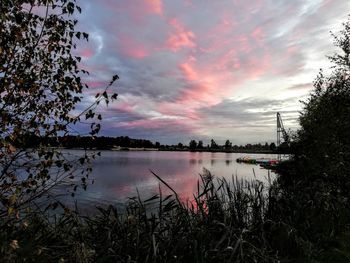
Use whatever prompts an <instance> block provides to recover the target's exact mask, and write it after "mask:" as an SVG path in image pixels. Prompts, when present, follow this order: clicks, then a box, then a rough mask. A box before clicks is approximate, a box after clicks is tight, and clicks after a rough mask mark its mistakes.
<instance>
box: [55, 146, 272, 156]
mask: <svg viewBox="0 0 350 263" xmlns="http://www.w3.org/2000/svg"><path fill="white" fill-rule="evenodd" d="M61 149H68V150H85V148H81V147H76V148H71V147H64V148H61ZM89 150H96V151H99V150H103V151H161V152H162V151H163V152H219V153H251V154H278V153H277V152H276V151H270V150H254V149H252V150H250V149H238V150H233V149H207V148H205V149H196V150H191V149H188V148H185V149H183V148H172V147H169V148H143V147H119V146H115V147H94V148H89Z"/></svg>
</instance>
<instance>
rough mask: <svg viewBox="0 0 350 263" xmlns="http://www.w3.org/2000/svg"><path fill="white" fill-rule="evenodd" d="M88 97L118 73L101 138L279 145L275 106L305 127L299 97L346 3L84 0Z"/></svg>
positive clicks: (289, 121)
mask: <svg viewBox="0 0 350 263" xmlns="http://www.w3.org/2000/svg"><path fill="white" fill-rule="evenodd" d="M78 4H79V5H80V6H81V7H82V14H81V15H79V17H78V19H79V29H80V30H83V31H85V32H88V33H89V34H90V40H89V42H88V43H81V44H80V45H79V49H78V51H77V52H78V54H79V55H80V56H82V58H83V60H82V66H83V67H84V68H85V69H87V70H88V71H89V72H90V76H89V77H88V78H86V81H87V83H88V84H89V85H90V87H91V89H90V91H89V92H90V94H94V93H97V92H98V91H99V90H100V89H101V88H103V87H104V86H106V84H107V83H108V82H109V80H110V79H111V77H112V75H114V74H118V75H119V76H120V80H119V81H118V82H117V84H116V85H115V87H114V89H115V90H116V91H117V92H118V94H119V97H118V100H117V101H116V102H115V103H114V104H112V105H110V106H109V107H108V108H99V111H102V112H103V115H104V120H103V124H102V127H103V128H102V132H101V134H102V135H108V136H120V135H128V136H130V137H133V138H146V139H150V140H153V141H160V142H161V143H168V144H169V143H177V142H183V143H188V142H189V140H190V139H196V140H199V139H202V140H204V142H205V143H207V142H208V141H209V140H210V139H211V138H214V139H215V140H216V141H217V142H219V143H223V142H224V140H226V139H230V140H231V141H232V142H233V143H234V144H243V143H248V142H251V143H255V142H265V141H268V142H272V141H274V140H275V136H276V134H275V133H276V132H275V131H276V127H275V126H276V120H275V115H276V112H277V111H279V112H281V113H282V117H283V119H284V123H285V126H286V127H287V128H291V129H296V128H297V127H298V124H297V117H298V112H299V111H300V110H301V109H302V104H301V103H300V102H299V101H300V100H302V99H305V98H306V97H307V94H309V92H310V91H311V89H312V82H313V80H314V78H315V76H316V75H317V73H318V70H319V69H320V68H329V64H328V61H327V58H326V55H331V54H332V53H333V52H334V47H333V40H332V38H331V36H330V31H333V32H337V31H338V30H339V29H340V28H341V23H342V22H344V21H345V20H346V19H347V15H348V12H349V11H350V1H348V0H249V1H247V0H78Z"/></svg>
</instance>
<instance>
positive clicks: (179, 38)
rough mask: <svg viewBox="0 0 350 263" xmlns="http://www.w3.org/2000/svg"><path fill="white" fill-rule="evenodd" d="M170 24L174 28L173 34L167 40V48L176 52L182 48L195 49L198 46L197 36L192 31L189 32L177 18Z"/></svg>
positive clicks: (171, 20)
mask: <svg viewBox="0 0 350 263" xmlns="http://www.w3.org/2000/svg"><path fill="white" fill-rule="evenodd" d="M168 22H169V24H170V25H171V27H172V33H171V34H170V35H169V37H168V39H167V42H166V47H167V48H169V49H171V50H172V51H175V52H176V51H178V50H180V49H181V48H194V47H196V46H197V45H196V43H195V38H196V37H195V34H194V33H193V32H192V31H191V30H187V29H186V28H185V27H184V26H183V25H182V24H181V23H180V22H179V21H178V20H177V19H176V18H173V19H170V20H169V21H168Z"/></svg>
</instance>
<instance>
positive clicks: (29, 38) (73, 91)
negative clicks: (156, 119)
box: [0, 0, 118, 215]
mask: <svg viewBox="0 0 350 263" xmlns="http://www.w3.org/2000/svg"><path fill="white" fill-rule="evenodd" d="M80 11H81V9H80V7H79V6H77V5H76V4H75V1H74V0H72V1H69V0H57V1H51V0H36V1H30V0H27V1H24V0H18V1H1V3H0V201H1V203H2V206H1V208H0V214H1V215H4V214H6V213H7V214H14V213H15V212H18V210H19V209H20V208H21V207H24V206H25V205H28V204H29V203H31V202H32V201H33V200H35V199H36V198H38V197H40V196H42V195H43V194H44V193H47V191H48V190H50V189H51V188H52V187H54V186H55V185H57V184H58V183H59V182H61V181H62V180H64V179H65V180H68V179H70V180H72V179H73V178H74V177H75V176H76V174H77V172H78V170H79V169H80V171H79V173H80V172H81V173H82V177H81V185H82V186H83V187H84V188H86V184H87V176H88V173H89V171H90V170H91V168H90V167H88V166H85V165H84V164H85V163H86V162H88V161H89V159H90V158H91V157H93V156H89V155H88V154H87V153H85V155H84V156H81V157H80V158H79V159H78V160H75V161H74V162H73V161H67V158H66V157H65V156H64V153H63V152H62V151H60V150H58V149H57V148H52V147H50V146H53V145H57V144H59V142H58V141H57V138H58V135H63V136H64V135H67V134H69V133H71V132H72V127H73V126H74V125H75V124H77V123H79V122H80V120H81V118H84V119H86V120H88V119H90V121H91V129H90V135H91V136H95V135H96V134H97V133H98V132H99V130H100V127H101V126H100V123H99V122H100V120H101V119H102V117H101V115H97V114H96V113H95V109H96V107H97V105H98V104H99V103H100V102H102V101H105V102H106V104H108V103H109V101H110V100H114V99H116V97H117V95H116V94H108V92H107V91H108V90H107V89H108V87H109V86H111V85H112V84H113V83H114V82H115V81H116V80H117V79H118V76H114V77H113V79H112V81H111V82H110V83H109V85H108V87H107V88H106V89H105V90H104V91H103V92H101V93H100V94H97V95H96V98H95V101H94V102H93V103H92V104H91V105H90V106H88V107H87V108H86V109H85V110H82V111H80V112H79V113H78V114H75V115H73V111H77V110H78V109H77V106H78V103H79V102H80V101H81V100H82V94H83V92H84V91H85V90H86V89H87V88H88V86H87V85H86V84H84V82H83V80H82V77H83V75H84V74H87V72H86V71H84V70H81V69H79V62H80V60H81V58H80V57H78V56H74V55H73V54H72V51H73V50H74V49H76V41H77V40H79V39H85V40H88V34H86V33H84V32H79V31H76V30H75V26H76V24H77V22H78V21H77V20H76V19H75V18H74V16H73V14H74V13H75V12H80ZM33 137H37V138H40V140H39V143H38V145H35V146H33V148H31V149H30V150H28V149H27V147H28V145H29V143H30V141H29V140H30V138H33ZM74 189H76V186H75V187H74Z"/></svg>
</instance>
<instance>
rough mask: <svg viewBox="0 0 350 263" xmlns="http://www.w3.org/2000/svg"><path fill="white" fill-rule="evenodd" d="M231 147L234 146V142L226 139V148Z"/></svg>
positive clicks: (229, 148)
mask: <svg viewBox="0 0 350 263" xmlns="http://www.w3.org/2000/svg"><path fill="white" fill-rule="evenodd" d="M231 148H232V142H230V141H229V140H226V142H225V150H231Z"/></svg>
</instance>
